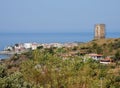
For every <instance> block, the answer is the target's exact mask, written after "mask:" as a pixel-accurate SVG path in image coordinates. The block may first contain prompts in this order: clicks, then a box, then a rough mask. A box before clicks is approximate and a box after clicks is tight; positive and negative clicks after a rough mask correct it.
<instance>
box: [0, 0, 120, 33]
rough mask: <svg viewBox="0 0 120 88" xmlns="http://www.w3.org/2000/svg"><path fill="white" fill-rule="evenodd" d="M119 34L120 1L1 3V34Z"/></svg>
mask: <svg viewBox="0 0 120 88" xmlns="http://www.w3.org/2000/svg"><path fill="white" fill-rule="evenodd" d="M99 23H104V24H106V30H107V31H111V32H119V31H120V0H0V33H2V32H5V33H9V32H10V33H11V32H18V33H20V32H21V33H22V32H25V33H26V32H27V33H29V32H30V33H33V32H35V33H38V32H40V33H42V32H45V33H46V32H47V33H52V32H90V31H93V30H94V25H95V24H99Z"/></svg>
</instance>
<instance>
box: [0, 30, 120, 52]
mask: <svg viewBox="0 0 120 88" xmlns="http://www.w3.org/2000/svg"><path fill="white" fill-rule="evenodd" d="M106 37H107V38H120V32H110V33H107V35H106ZM93 38H94V33H92V32H81V33H0V50H3V49H4V48H5V47H7V46H9V45H14V44H16V43H26V42H36V43H52V42H58V43H65V42H88V41H91V40H93Z"/></svg>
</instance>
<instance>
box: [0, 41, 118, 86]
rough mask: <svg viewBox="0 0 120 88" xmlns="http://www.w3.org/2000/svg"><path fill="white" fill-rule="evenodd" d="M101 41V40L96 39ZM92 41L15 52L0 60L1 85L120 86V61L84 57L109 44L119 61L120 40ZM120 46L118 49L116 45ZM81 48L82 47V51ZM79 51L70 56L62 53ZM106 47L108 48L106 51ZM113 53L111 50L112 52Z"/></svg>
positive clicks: (101, 49) (97, 51)
mask: <svg viewBox="0 0 120 88" xmlns="http://www.w3.org/2000/svg"><path fill="white" fill-rule="evenodd" d="M96 41H97V40H96ZM96 41H92V43H90V45H89V46H88V45H84V46H83V45H80V46H78V47H73V48H54V47H53V48H50V49H44V48H43V47H38V49H37V50H34V51H29V52H26V53H23V54H21V55H17V54H15V55H14V56H13V57H12V58H11V59H9V60H5V61H3V62H2V63H1V64H0V88H119V87H120V68H119V67H120V66H119V65H120V64H119V63H117V65H116V64H115V63H112V64H108V65H104V64H100V63H99V62H98V61H95V60H93V59H88V60H87V61H84V59H83V58H82V56H83V54H81V52H80V51H82V50H83V51H82V53H88V52H94V53H101V52H102V53H103V54H105V55H106V53H104V52H107V53H108V52H109V50H108V51H107V50H106V51H104V49H106V48H107V47H108V46H111V45H116V44H117V46H115V47H111V48H112V51H114V53H115V54H114V57H113V59H115V61H116V62H119V60H120V58H119V57H120V51H118V49H119V44H118V43H117V42H119V39H118V40H115V41H114V42H115V43H113V42H112V43H111V41H110V43H109V42H108V43H106V42H103V43H102V44H98V43H96ZM116 47H117V51H115V50H113V48H116ZM79 50H80V51H79ZM71 51H78V53H77V54H75V55H74V56H69V59H64V58H63V57H62V56H60V55H61V54H66V53H69V52H71ZM103 51H104V52H103ZM110 54H111V53H110Z"/></svg>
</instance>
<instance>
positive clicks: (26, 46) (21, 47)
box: [4, 43, 112, 64]
mask: <svg viewBox="0 0 120 88" xmlns="http://www.w3.org/2000/svg"><path fill="white" fill-rule="evenodd" d="M39 46H42V47H43V48H51V47H56V48H62V47H66V48H73V47H75V46H78V44H77V43H64V44H61V43H49V44H47V43H44V44H38V43H20V44H15V45H14V46H8V47H6V48H5V49H4V50H5V51H14V52H23V51H26V50H35V49H37V48H38V47H39ZM79 52H80V51H71V52H69V53H64V54H61V55H60V56H61V57H62V58H63V59H69V58H72V57H74V56H78V53H79ZM83 58H84V60H86V59H88V58H92V59H94V60H97V61H100V63H103V64H110V63H111V62H112V60H111V59H110V57H107V58H104V57H103V55H101V54H94V53H91V54H85V56H84V57H83Z"/></svg>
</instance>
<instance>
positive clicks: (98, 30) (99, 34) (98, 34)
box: [94, 24, 105, 39]
mask: <svg viewBox="0 0 120 88" xmlns="http://www.w3.org/2000/svg"><path fill="white" fill-rule="evenodd" d="M103 38H105V24H96V25H95V35H94V39H103Z"/></svg>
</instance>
